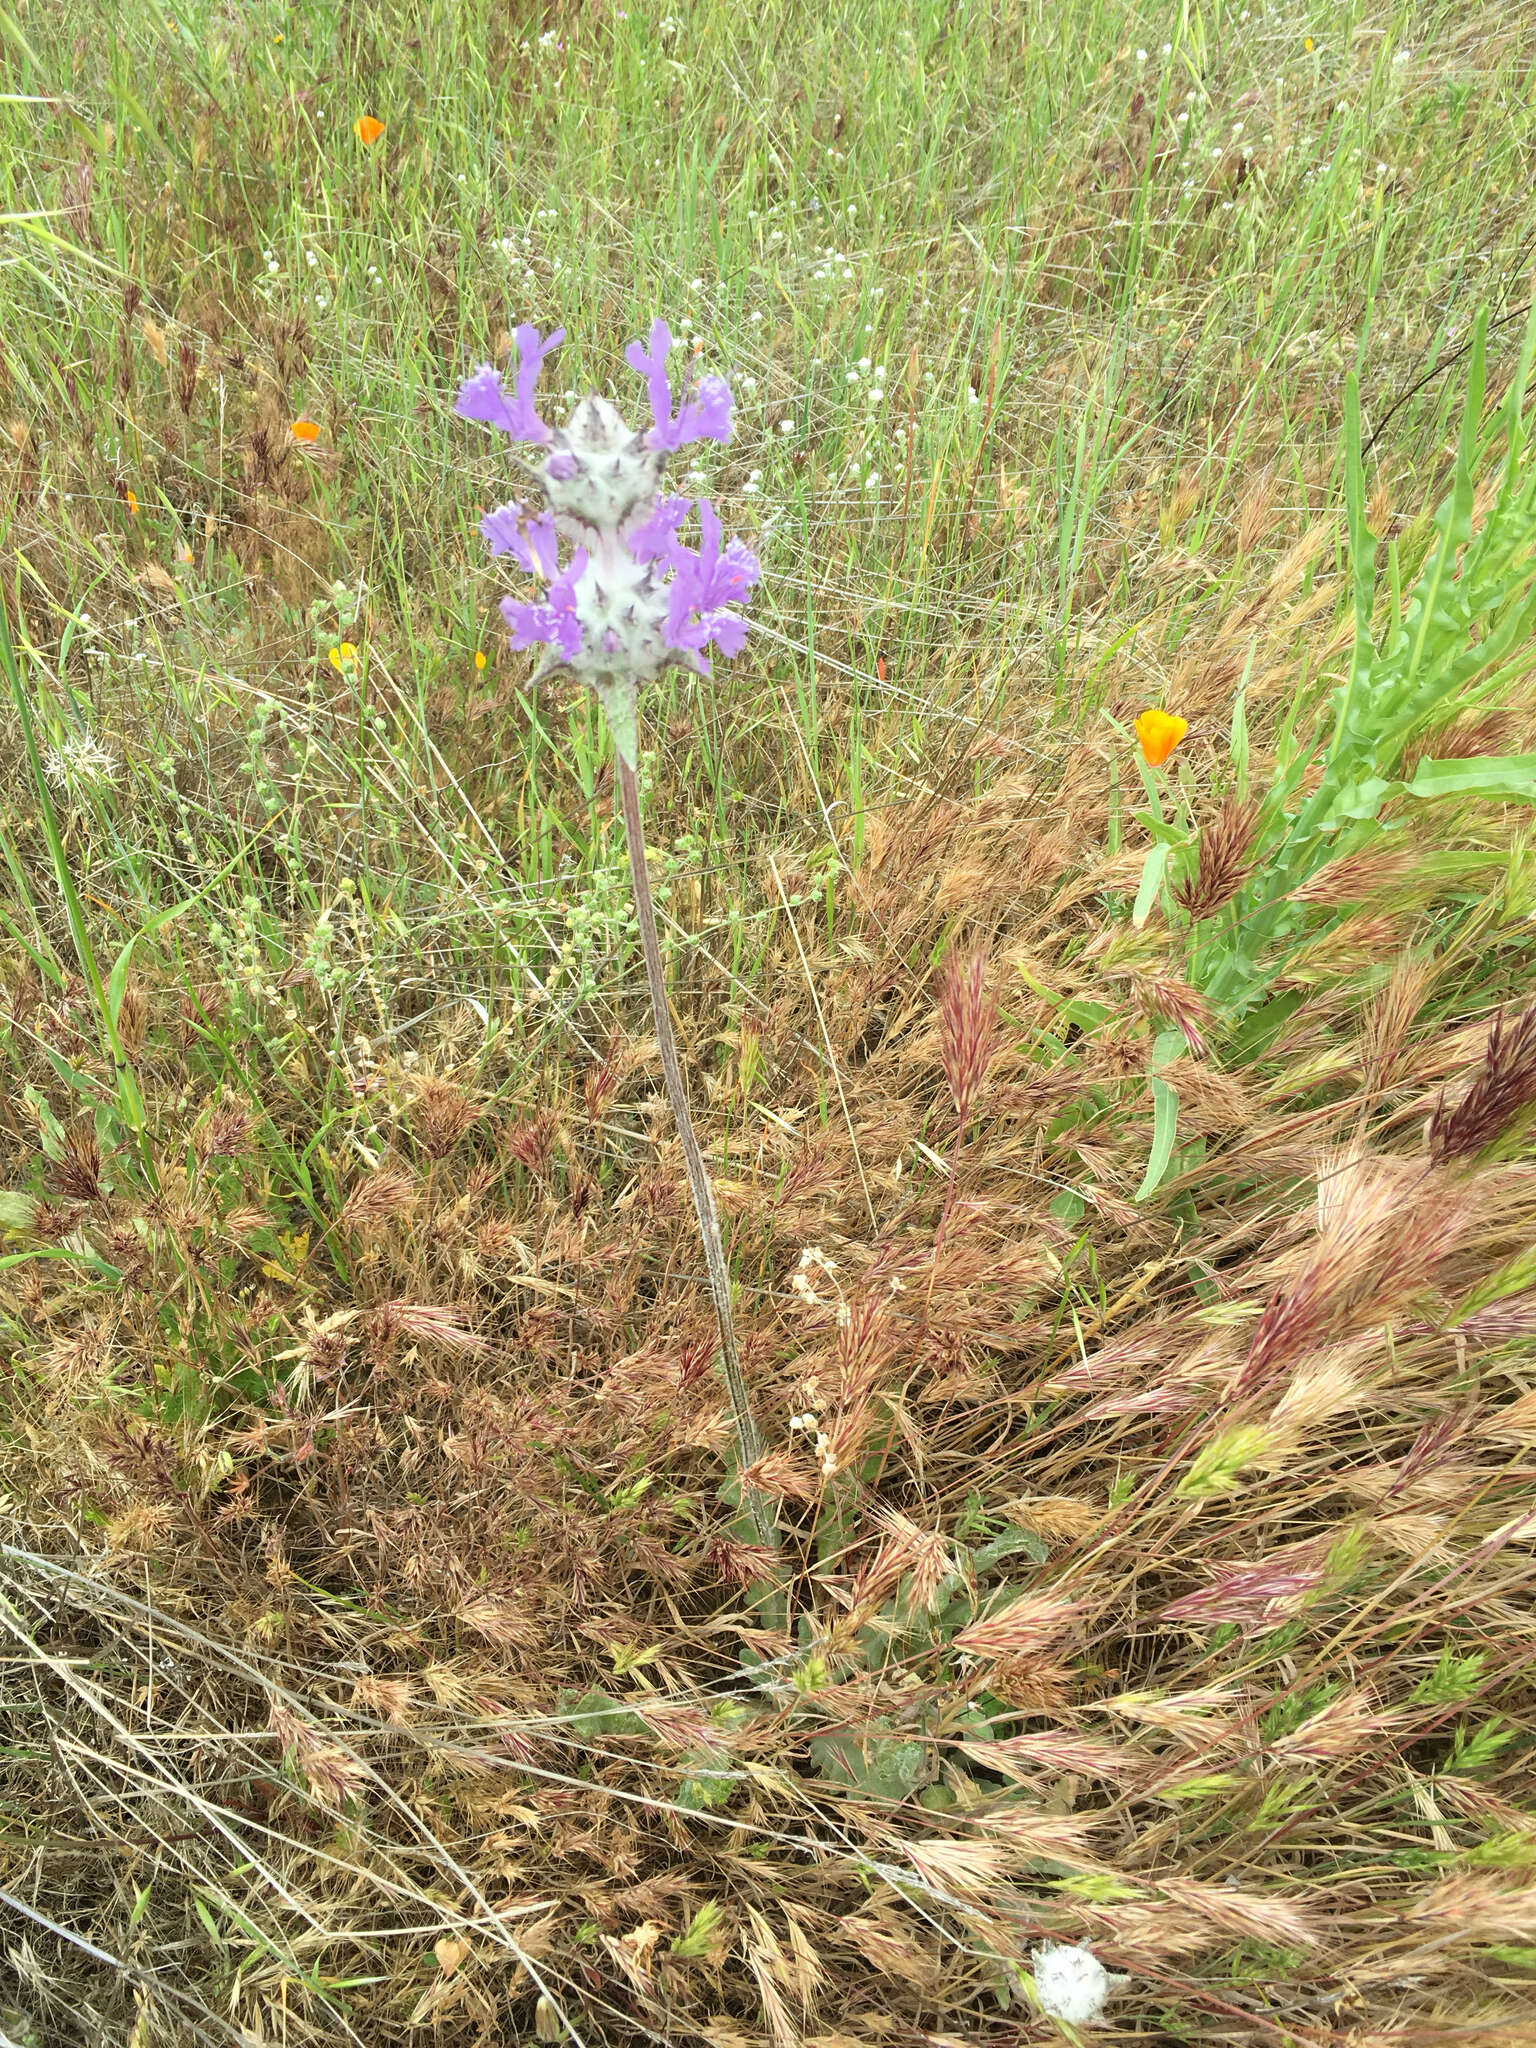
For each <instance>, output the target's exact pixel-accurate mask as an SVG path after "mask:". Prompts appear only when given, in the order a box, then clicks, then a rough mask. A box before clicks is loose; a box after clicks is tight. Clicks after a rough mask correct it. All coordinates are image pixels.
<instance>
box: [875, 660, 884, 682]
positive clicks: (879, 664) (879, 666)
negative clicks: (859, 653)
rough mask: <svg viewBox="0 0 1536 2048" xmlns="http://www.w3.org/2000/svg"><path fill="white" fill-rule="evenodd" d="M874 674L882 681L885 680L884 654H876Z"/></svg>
mask: <svg viewBox="0 0 1536 2048" xmlns="http://www.w3.org/2000/svg"><path fill="white" fill-rule="evenodd" d="M875 674H876V675H877V676H878V677H879V678H880V680H881V682H882V683H883V682H884V681H885V656H884V655H883V654H877V655H876V656H875Z"/></svg>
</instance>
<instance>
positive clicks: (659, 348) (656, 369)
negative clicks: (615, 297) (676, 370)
mask: <svg viewBox="0 0 1536 2048" xmlns="http://www.w3.org/2000/svg"><path fill="white" fill-rule="evenodd" d="M671 353H672V330H671V328H670V327H669V326H668V325H667V323H666V321H665V320H662V319H660V318H659V317H658V318H657V319H655V320H653V321H652V322H651V333H650V347H649V349H648V350H647V348H646V347H645V345H644V344H643V343H641V342H638V341H632V342H631V343H630V344H629V346H628V348H626V349H625V351H624V360H625V362H626V363H628V365H629V367H630V368H631V369H632V370H638V372H639V373H640V375H641V376H642V377H643V378H644V379H645V384H646V389H647V391H648V392H649V393H650V397H651V414H652V417H653V418H654V419H655V421H656V429H655V432H654V433H652V434H649V435H647V437H646V439H647V441H648V443H649V445H650V446H651V447H652V448H672V447H675V446H676V445H677V444H676V442H673V441H667V440H662V439H658V438H657V437H658V435H664V434H666V433H667V432H668V431H669V430H670V427H671V423H672V385H671V382H670V381H669V379H668V377H667V357H668V356H669V355H671Z"/></svg>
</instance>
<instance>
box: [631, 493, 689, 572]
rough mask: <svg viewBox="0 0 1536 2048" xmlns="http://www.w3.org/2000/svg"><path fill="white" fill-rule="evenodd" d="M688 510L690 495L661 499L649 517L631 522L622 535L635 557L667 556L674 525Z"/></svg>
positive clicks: (672, 543)
mask: <svg viewBox="0 0 1536 2048" xmlns="http://www.w3.org/2000/svg"><path fill="white" fill-rule="evenodd" d="M692 510H693V500H692V498H663V499H661V500H660V502H659V503H658V505H657V507H656V510H655V511H654V512H653V513H652V514H651V516H650V518H649V519H647V520H644V521H643V522H642V523H641V524H640V525H639V526H632V527H631V528H630V530H629V532H628V533H627V534H626V536H625V538H626V540H627V541H628V543H629V552H630V553H631V554H632V555H633V556H634V558H635V560H636V561H637V562H654V561H655V560H656V559H657V558H658V556H662V555H665V556H667V557H669V558H670V556H671V553H672V549H673V547H674V546H675V545H676V535H677V529H678V528H679V527H680V526H681V525H682V523H683V521H684V520H685V519H686V518H687V517H688V514H689V513H690V512H691V511H692Z"/></svg>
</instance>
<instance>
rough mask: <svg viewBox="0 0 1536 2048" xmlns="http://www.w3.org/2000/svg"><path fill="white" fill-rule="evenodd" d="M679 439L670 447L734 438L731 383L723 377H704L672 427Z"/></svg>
mask: <svg viewBox="0 0 1536 2048" xmlns="http://www.w3.org/2000/svg"><path fill="white" fill-rule="evenodd" d="M671 432H672V434H673V435H674V436H675V439H672V440H669V441H668V442H667V443H666V446H667V447H668V448H683V447H686V446H687V444H688V442H690V441H729V439H730V438H731V387H730V385H729V384H727V383H726V381H725V379H724V378H723V377H704V378H702V379H701V380H700V382H699V389H698V393H697V395H696V396H695V397H693V398H690V399H689V400H688V402H687V404H686V405H685V406H683V408H682V410H681V411H680V412H679V413H678V416H677V423H676V425H675V426H674V427H673V428H672V429H671Z"/></svg>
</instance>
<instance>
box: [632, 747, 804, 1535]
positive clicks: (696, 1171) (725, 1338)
mask: <svg viewBox="0 0 1536 2048" xmlns="http://www.w3.org/2000/svg"><path fill="white" fill-rule="evenodd" d="M615 759H616V761H617V764H618V771H619V797H620V801H621V803H622V805H623V811H624V838H625V841H626V843H627V845H628V847H629V873H630V879H631V881H632V882H633V883H634V890H635V914H636V916H637V917H638V919H639V921H640V946H641V950H642V951H643V952H644V954H645V977H646V980H647V981H648V982H649V983H650V986H651V1008H652V1010H653V1011H654V1012H655V1016H656V1040H657V1043H658V1045H659V1046H660V1047H661V1071H662V1073H663V1074H664V1075H665V1076H666V1083H667V1099H668V1101H669V1102H670V1103H671V1104H672V1114H673V1117H674V1118H675V1119H676V1121H677V1135H678V1137H679V1138H680V1139H681V1140H682V1144H683V1158H684V1160H685V1161H686V1162H687V1166H688V1186H689V1188H690V1189H691V1191H692V1194H693V1207H694V1213H695V1214H696V1215H697V1217H698V1219H699V1235H700V1237H701V1238H702V1239H703V1240H704V1264H705V1266H706V1268H707V1269H708V1272H709V1291H710V1293H711V1294H712V1295H713V1297H714V1302H715V1317H716V1320H717V1321H718V1323H719V1325H720V1357H721V1363H722V1365H723V1366H724V1369H725V1386H726V1392H727V1393H728V1394H729V1395H730V1400H731V1413H732V1415H733V1416H734V1417H735V1419H736V1446H737V1455H738V1459H739V1463H740V1467H741V1469H742V1470H743V1471H744V1470H745V1469H746V1467H747V1466H749V1465H752V1464H755V1463H756V1461H757V1460H758V1458H759V1457H761V1455H762V1440H761V1439H760V1437H759V1436H758V1433H757V1424H756V1422H755V1421H754V1420H753V1417H752V1403H751V1401H750V1399H749V1398H748V1395H747V1382H746V1379H745V1377H744V1375H743V1373H742V1370H741V1357H740V1354H739V1353H738V1351H737V1349H736V1325H735V1321H734V1319H733V1317H732V1314H731V1276H730V1272H729V1270H728V1268H727V1266H726V1263H725V1245H724V1243H723V1241H722V1239H721V1236H720V1218H719V1215H718V1214H717V1213H716V1210H715V1191H714V1189H713V1188H712V1187H711V1186H710V1181H709V1168H708V1167H707V1166H706V1165H705V1163H704V1154H703V1152H702V1151H701V1150H700V1149H699V1141H698V1137H697V1135H696V1134H695V1131H694V1128H693V1119H692V1117H691V1116H690V1115H689V1113H688V1095H687V1091H686V1090H685V1089H684V1087H683V1070H682V1066H681V1064H680V1063H679V1061H678V1057H677V1039H676V1037H675V1035H674V1033H673V1030H672V1012H671V1009H670V1008H669V1007H668V1004H667V984H666V981H665V979H664V977H663V975H662V968H661V940H660V938H659V937H658V936H657V932H656V907H655V904H654V903H653V901H652V899H651V878H650V874H649V871H648V870H647V868H646V864H645V827H644V825H643V824H642V823H641V819H640V786H639V784H638V782H637V781H636V779H635V771H634V769H633V768H631V767H630V765H629V763H628V762H627V761H626V760H625V759H624V757H623V755H622V754H621V753H619V752H618V750H617V749H615ZM749 1503H750V1505H749ZM742 1506H743V1507H745V1508H747V1509H748V1512H749V1513H750V1515H751V1517H752V1523H753V1527H754V1528H755V1530H756V1532H757V1539H758V1541H759V1542H760V1543H762V1544H764V1545H765V1546H766V1547H767V1548H768V1549H771V1550H777V1549H778V1547H779V1532H778V1527H777V1524H776V1523H775V1521H774V1517H773V1511H772V1509H771V1507H770V1506H769V1504H768V1500H767V1498H766V1496H765V1495H763V1494H762V1493H759V1492H757V1491H755V1490H752V1489H749V1488H748V1487H746V1486H745V1484H744V1485H743V1487H742Z"/></svg>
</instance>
